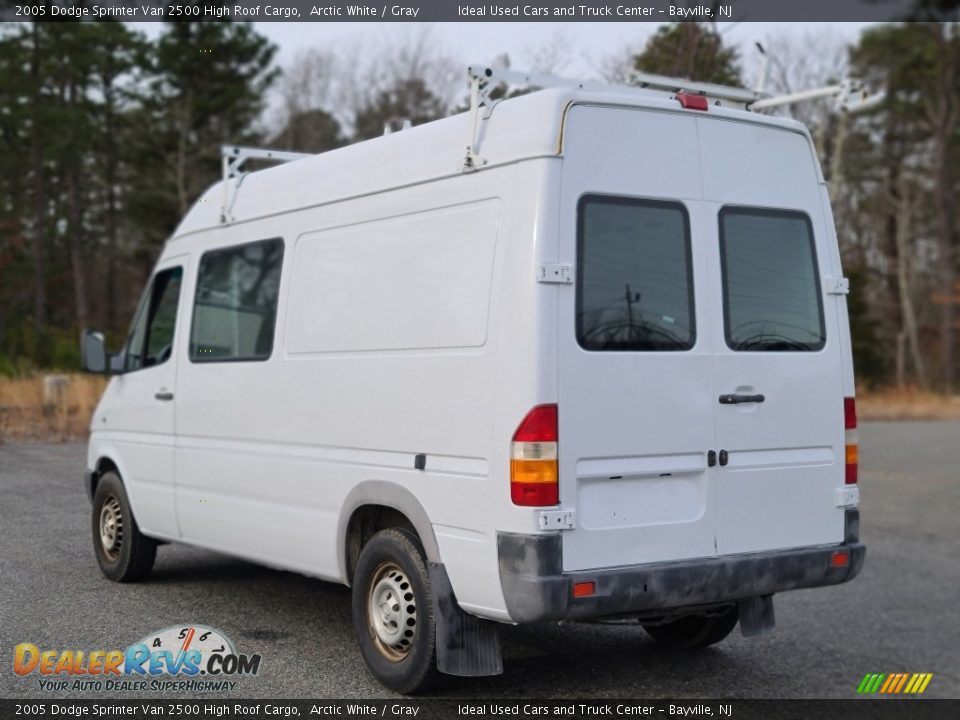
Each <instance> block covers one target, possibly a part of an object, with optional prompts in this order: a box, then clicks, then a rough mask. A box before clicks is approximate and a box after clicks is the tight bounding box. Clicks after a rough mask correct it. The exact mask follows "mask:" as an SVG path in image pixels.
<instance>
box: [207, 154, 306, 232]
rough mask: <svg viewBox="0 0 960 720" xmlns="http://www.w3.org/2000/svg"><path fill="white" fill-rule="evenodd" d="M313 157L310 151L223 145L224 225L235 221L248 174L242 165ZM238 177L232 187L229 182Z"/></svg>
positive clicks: (222, 214) (222, 210)
mask: <svg viewBox="0 0 960 720" xmlns="http://www.w3.org/2000/svg"><path fill="white" fill-rule="evenodd" d="M308 157H312V155H311V154H310V153H297V152H285V151H283V150H267V149H265V148H252V147H241V146H240V145H221V146H220V159H221V162H222V164H223V205H222V206H221V208H220V222H221V223H222V224H224V225H226V224H228V223H232V222H233V216H232V214H231V210H233V203H234V202H235V201H236V199H237V191H238V190H239V189H240V183H242V182H243V178H244V177H245V176H246V175H247V173H246V172H244V171H242V170H241V167H242V166H243V164H244V163H245V162H246V161H247V160H267V161H270V162H277V163H285V162H293V161H294V160H302V159H303V158H308ZM232 178H237V182H236V184H235V185H234V186H233V187H232V188H231V187H230V183H229V182H228V181H229V180H231V179H232Z"/></svg>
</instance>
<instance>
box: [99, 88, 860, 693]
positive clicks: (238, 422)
mask: <svg viewBox="0 0 960 720" xmlns="http://www.w3.org/2000/svg"><path fill="white" fill-rule="evenodd" d="M482 89H483V85H482V84H479V83H476V82H475V84H474V98H473V100H474V102H473V106H472V109H471V111H470V112H466V113H463V114H460V115H457V116H454V117H450V118H447V119H443V120H439V121H436V122H432V123H428V124H425V125H422V126H418V127H414V128H411V129H405V130H403V131H401V132H394V133H391V134H387V135H385V136H384V137H381V138H377V139H374V140H369V141H366V142H362V143H358V144H356V145H353V146H350V147H346V148H342V149H338V150H334V151H331V152H327V153H323V154H321V155H316V156H307V157H297V158H293V157H285V156H284V154H276V157H274V158H273V159H280V160H284V159H285V160H291V161H289V162H284V163H283V164H281V165H278V166H275V167H270V168H268V169H264V170H260V171H257V172H252V173H248V174H243V173H239V172H234V171H233V170H234V168H235V166H234V164H233V163H232V160H231V156H230V153H228V156H227V157H226V158H225V166H226V167H227V172H225V178H224V180H223V181H222V182H221V183H218V184H217V185H215V186H213V187H212V188H210V189H209V191H208V192H207V193H206V194H205V195H203V196H202V197H201V198H200V199H199V201H198V202H197V203H196V205H195V206H194V207H193V208H192V209H191V210H190V211H189V213H188V214H187V215H186V217H184V218H183V220H182V222H181V223H180V225H179V227H178V228H177V229H176V231H175V232H174V234H173V236H172V237H171V238H170V239H169V241H168V242H167V243H166V245H165V247H164V249H163V252H162V255H161V257H160V260H159V262H158V263H157V265H156V268H155V270H154V272H153V274H152V277H151V278H150V280H149V283H148V285H147V288H146V290H145V291H144V293H143V298H142V300H141V302H140V306H139V309H138V310H137V311H136V316H135V318H134V320H133V324H132V327H131V330H130V333H129V337H128V338H127V341H126V344H125V346H124V348H123V350H122V351H121V352H120V353H119V354H118V355H116V356H109V355H107V353H106V351H105V348H104V343H103V336H102V335H101V334H99V333H93V332H88V333H86V334H85V336H84V339H83V345H84V348H83V349H84V353H83V354H84V363H85V366H86V367H87V369H88V370H91V371H98V372H110V373H112V374H113V377H112V379H111V380H110V383H109V386H108V387H107V389H106V391H105V393H104V395H103V398H102V399H101V401H100V404H99V406H98V407H97V409H96V411H95V413H94V415H93V418H92V425H91V435H90V442H89V454H88V459H87V468H86V476H85V480H86V487H87V491H88V494H89V496H90V498H91V501H92V505H93V511H92V535H93V545H94V550H95V553H96V557H97V559H98V561H99V565H100V567H101V568H102V570H103V572H104V574H105V575H106V576H107V577H108V578H110V579H112V580H116V581H121V582H123V581H131V580H138V579H142V578H144V577H146V576H147V574H148V573H149V571H150V569H151V566H152V564H153V561H154V557H155V554H156V552H157V548H158V544H162V543H166V542H182V543H187V544H190V545H194V546H198V547H202V548H209V549H211V550H215V551H218V552H223V553H227V554H230V555H233V556H237V557H241V558H245V559H248V560H251V561H255V562H259V563H263V564H265V565H269V566H272V567H277V568H284V569H287V570H292V571H296V572H299V573H303V574H306V575H309V576H313V577H317V578H321V579H323V580H327V581H330V582H336V583H342V584H345V585H348V586H351V587H352V593H353V596H352V597H353V601H352V602H353V619H354V624H355V627H356V635H357V640H358V644H359V649H360V652H361V653H362V655H363V658H364V660H365V661H366V664H367V666H368V667H369V669H370V672H371V673H372V675H373V676H375V677H376V678H377V679H378V680H379V681H380V682H381V683H383V684H384V685H385V686H387V687H389V688H391V689H394V690H397V691H399V692H406V693H410V692H416V691H419V690H422V689H424V688H425V687H427V686H428V685H429V683H430V682H431V681H432V680H433V679H435V675H436V673H437V672H438V671H439V672H444V673H449V674H454V675H488V674H495V673H498V672H501V670H502V661H501V652H500V644H499V634H498V627H499V624H501V623H513V624H516V623H541V622H552V621H561V620H566V621H569V620H582V619H593V620H617V621H624V620H630V619H632V620H636V621H637V622H638V624H639V625H642V626H643V628H645V630H646V631H647V632H648V633H649V634H650V635H651V636H652V637H653V638H654V639H655V640H657V641H661V642H664V643H669V644H673V645H677V646H683V647H690V648H693V647H702V646H705V645H709V644H712V643H716V642H718V641H720V640H722V639H723V638H724V637H726V636H727V635H728V634H729V633H730V632H731V631H732V630H733V629H734V627H735V626H736V625H737V623H738V621H739V623H740V625H741V629H742V631H743V633H744V634H745V635H753V634H757V633H759V632H761V631H763V630H766V629H769V628H770V627H772V625H773V605H772V596H773V595H774V594H776V593H779V592H784V591H787V590H794V589H798V588H810V587H817V586H827V585H836V584H839V583H843V582H846V581H847V580H850V579H851V578H853V577H854V576H855V575H856V574H857V573H858V572H859V571H860V568H861V566H862V564H863V559H864V552H865V550H864V546H863V545H862V544H861V543H860V542H859V538H858V530H859V514H858V510H857V503H858V499H859V497H858V486H857V444H856V435H855V428H856V412H855V407H854V399H853V396H854V379H853V371H852V362H851V343H850V335H849V330H848V320H847V306H846V291H847V283H846V281H845V280H844V279H843V274H842V270H841V266H840V256H839V253H838V249H837V239H836V235H835V232H834V225H833V219H832V216H831V211H830V204H829V201H828V195H827V189H826V185H825V183H824V179H823V177H822V175H821V172H820V169H819V165H818V161H817V157H816V154H815V151H814V147H813V145H812V143H811V139H810V136H809V134H808V132H807V131H806V129H805V128H804V127H803V126H802V125H800V124H798V123H796V122H794V121H792V120H788V119H782V118H775V117H768V116H763V115H760V114H758V113H755V112H751V111H749V109H747V105H748V104H749V101H744V98H743V97H739V96H737V95H736V93H735V92H734V91H729V92H720V91H717V90H715V89H712V88H699V87H697V86H692V85H690V84H685V85H683V87H682V88H680V89H681V90H684V91H685V92H678V91H676V89H671V88H662V87H661V88H658V87H655V86H651V87H648V88H647V89H646V90H637V89H633V90H629V91H628V90H617V89H614V88H603V87H599V88H598V87H588V86H584V85H572V86H562V87H555V88H550V89H545V90H541V91H538V92H534V93H530V94H528V95H524V96H521V97H516V98H512V99H509V100H503V101H500V102H493V101H490V100H489V98H486V97H484V96H482V94H481V92H480V91H482ZM465 148H466V154H465V152H464V149H465ZM232 153H233V156H232V157H233V160H235V159H240V158H241V156H242V155H243V152H242V151H241V150H239V149H237V150H234V151H232ZM268 155H269V153H268ZM264 157H265V156H264ZM160 552H162V549H161V550H160ZM279 610H280V611H281V612H282V608H279Z"/></svg>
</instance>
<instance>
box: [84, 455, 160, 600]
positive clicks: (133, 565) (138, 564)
mask: <svg viewBox="0 0 960 720" xmlns="http://www.w3.org/2000/svg"><path fill="white" fill-rule="evenodd" d="M91 519H92V521H93V522H92V526H93V549H94V552H95V553H96V555H97V562H99V563H100V569H101V570H102V571H103V574H104V575H106V576H107V577H108V578H110V579H111V580H113V581H114V582H133V581H136V580H142V579H143V578H145V577H146V576H147V575H149V574H150V571H151V570H152V569H153V561H154V559H155V558H156V556H157V543H156V541H155V540H153V539H151V538H148V537H147V536H145V535H143V534H142V533H141V532H140V528H139V527H138V526H137V521H136V520H134V519H133V513H132V512H131V511H130V501H129V500H128V499H127V493H126V490H125V489H124V487H123V483H122V482H121V481H120V478H119V476H117V474H116V473H113V472H107V473H104V474H103V477H101V478H100V482H98V483H97V489H96V491H95V492H94V494H93V515H92V518H91Z"/></svg>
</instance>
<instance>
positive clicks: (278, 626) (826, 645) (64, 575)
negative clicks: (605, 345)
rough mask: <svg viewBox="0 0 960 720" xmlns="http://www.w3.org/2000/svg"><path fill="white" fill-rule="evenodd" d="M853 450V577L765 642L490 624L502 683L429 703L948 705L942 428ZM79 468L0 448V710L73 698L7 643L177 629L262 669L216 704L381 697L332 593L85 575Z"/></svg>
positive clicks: (187, 553) (278, 578)
mask: <svg viewBox="0 0 960 720" xmlns="http://www.w3.org/2000/svg"><path fill="white" fill-rule="evenodd" d="M860 442H861V450H860V457H861V469H860V478H861V482H860V487H861V495H862V498H861V537H862V539H863V540H864V542H865V543H866V544H867V548H868V549H867V561H866V566H865V568H864V570H863V572H862V574H861V575H860V576H859V577H858V578H857V579H855V580H854V581H853V582H851V583H848V584H846V585H841V586H837V587H832V588H821V589H813V590H800V591H796V592H792V593H786V594H783V595H779V596H777V597H776V599H775V608H776V618H777V627H776V629H775V630H774V631H773V632H772V633H769V634H767V635H764V636H762V637H759V638H752V639H747V638H744V637H742V636H741V635H740V633H739V631H735V632H734V634H733V635H731V636H730V638H728V639H727V640H726V641H725V642H723V643H722V644H720V645H718V646H715V647H713V648H710V649H707V650H704V651H699V652H693V653H691V652H681V651H673V650H667V649H664V648H661V647H659V646H658V645H656V644H655V643H654V642H653V641H652V640H650V639H649V638H648V637H647V636H646V635H645V634H644V632H643V631H642V630H641V629H640V628H639V627H629V626H608V625H595V624H590V625H586V624H570V625H548V626H536V627H508V626H504V627H503V629H502V633H501V637H502V641H503V647H504V669H505V672H504V674H503V675H502V676H499V677H495V678H482V679H460V678H450V679H448V680H447V682H446V683H445V684H444V685H443V686H442V687H441V688H440V689H439V690H438V691H437V692H436V693H435V694H436V695H438V696H441V697H459V698H496V699H499V700H507V701H509V700H510V699H514V698H515V699H518V700H519V699H529V698H537V697H545V698H547V697H549V698H607V697H609V698H635V697H643V698H671V699H682V698H703V697H712V698H782V697H794V698H852V697H855V690H856V686H857V684H858V683H859V682H860V679H861V678H863V676H864V674H865V673H868V672H884V673H891V672H911V673H912V672H932V673H933V674H934V677H933V679H932V680H931V682H930V684H929V685H928V687H927V690H926V692H925V696H926V697H930V698H958V697H960V612H958V608H957V604H958V600H960V532H958V531H960V469H958V461H957V455H955V454H954V453H955V452H956V451H960V423H920V422H917V423H883V424H865V425H863V426H862V427H861V429H860ZM84 456H85V447H84V446H83V445H82V444H69V445H30V444H21V445H10V444H7V445H0V697H6V698H13V697H38V696H42V697H46V698H48V699H56V698H69V697H79V696H80V695H78V694H77V693H76V692H71V691H70V690H69V689H68V690H64V691H44V692H41V691H40V689H39V687H38V680H37V677H38V676H37V675H36V673H34V674H33V675H30V676H27V677H24V678H21V677H18V676H16V675H15V674H14V673H13V671H12V661H13V648H14V646H15V645H16V644H18V643H23V642H30V643H33V644H35V645H37V646H39V647H41V648H56V649H61V650H64V649H84V650H88V651H89V650H95V649H110V648H125V647H127V646H128V645H130V644H131V643H133V642H135V641H136V640H138V639H140V638H142V637H144V636H145V635H147V634H148V633H150V632H151V631H156V630H159V629H161V628H166V627H170V626H177V625H181V624H184V623H203V624H205V625H207V626H210V627H214V628H219V629H220V630H222V631H223V632H224V633H225V634H226V635H228V636H229V637H231V638H232V639H233V641H234V642H235V644H236V645H237V648H238V650H239V651H240V652H245V653H259V654H260V655H261V656H262V658H263V660H262V665H261V668H260V672H259V674H258V675H257V676H256V677H246V678H242V679H240V680H238V683H239V686H238V687H237V688H236V689H234V690H233V691H231V692H229V693H227V694H226V695H229V696H233V697H264V698H267V697H271V698H351V697H356V698H378V697H389V696H390V695H391V694H390V693H389V692H388V691H386V690H384V689H383V688H382V687H380V686H379V685H378V684H377V683H376V682H375V681H374V680H373V679H372V678H371V677H370V676H369V675H368V674H367V672H366V670H365V668H364V665H363V662H362V660H361V658H360V654H359V652H358V650H357V647H356V643H355V640H354V635H353V628H352V624H351V619H350V591H349V590H348V589H347V588H344V587H340V586H337V585H331V584H329V583H324V582H321V581H319V580H314V579H311V578H306V577H303V576H301V575H297V574H295V573H288V572H281V571H277V570H271V569H267V568H263V567H259V566H257V565H253V564H250V563H247V562H244V561H240V560H236V559H234V558H230V557H226V556H223V555H219V554H216V553H213V552H208V551H205V550H198V549H194V548H188V547H184V546H180V545H167V546H163V547H161V548H160V550H159V553H158V557H157V563H156V566H155V569H154V573H153V575H152V576H151V578H150V580H149V581H147V582H144V583H138V584H130V585H116V584H114V583H111V582H109V581H107V580H106V579H105V578H103V576H102V575H101V574H100V571H99V569H98V567H97V563H96V560H95V558H94V555H93V551H92V547H91V540H90V519H89V513H90V506H89V503H88V501H87V498H86V495H85V493H84V490H83V487H82V473H83V466H84ZM72 680H73V678H71V681H72ZM144 695H147V696H151V697H155V696H156V695H157V693H156V692H146V693H144ZM217 695H218V694H217V693H213V694H211V695H207V697H212V696H217ZM226 695H221V697H225V696H226ZM83 696H85V697H96V696H101V697H104V696H107V697H118V695H117V693H107V692H104V693H102V694H101V693H84V694H83ZM134 696H135V695H134ZM187 696H188V695H187ZM123 697H130V695H128V694H126V693H124V694H123Z"/></svg>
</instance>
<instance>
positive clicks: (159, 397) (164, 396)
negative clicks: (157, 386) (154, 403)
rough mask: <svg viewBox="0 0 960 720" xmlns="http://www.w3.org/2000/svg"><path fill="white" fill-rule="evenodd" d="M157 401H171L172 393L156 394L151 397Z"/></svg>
mask: <svg viewBox="0 0 960 720" xmlns="http://www.w3.org/2000/svg"><path fill="white" fill-rule="evenodd" d="M153 396H154V397H155V398H156V399H157V400H173V393H172V392H158V393H154V395H153Z"/></svg>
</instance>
